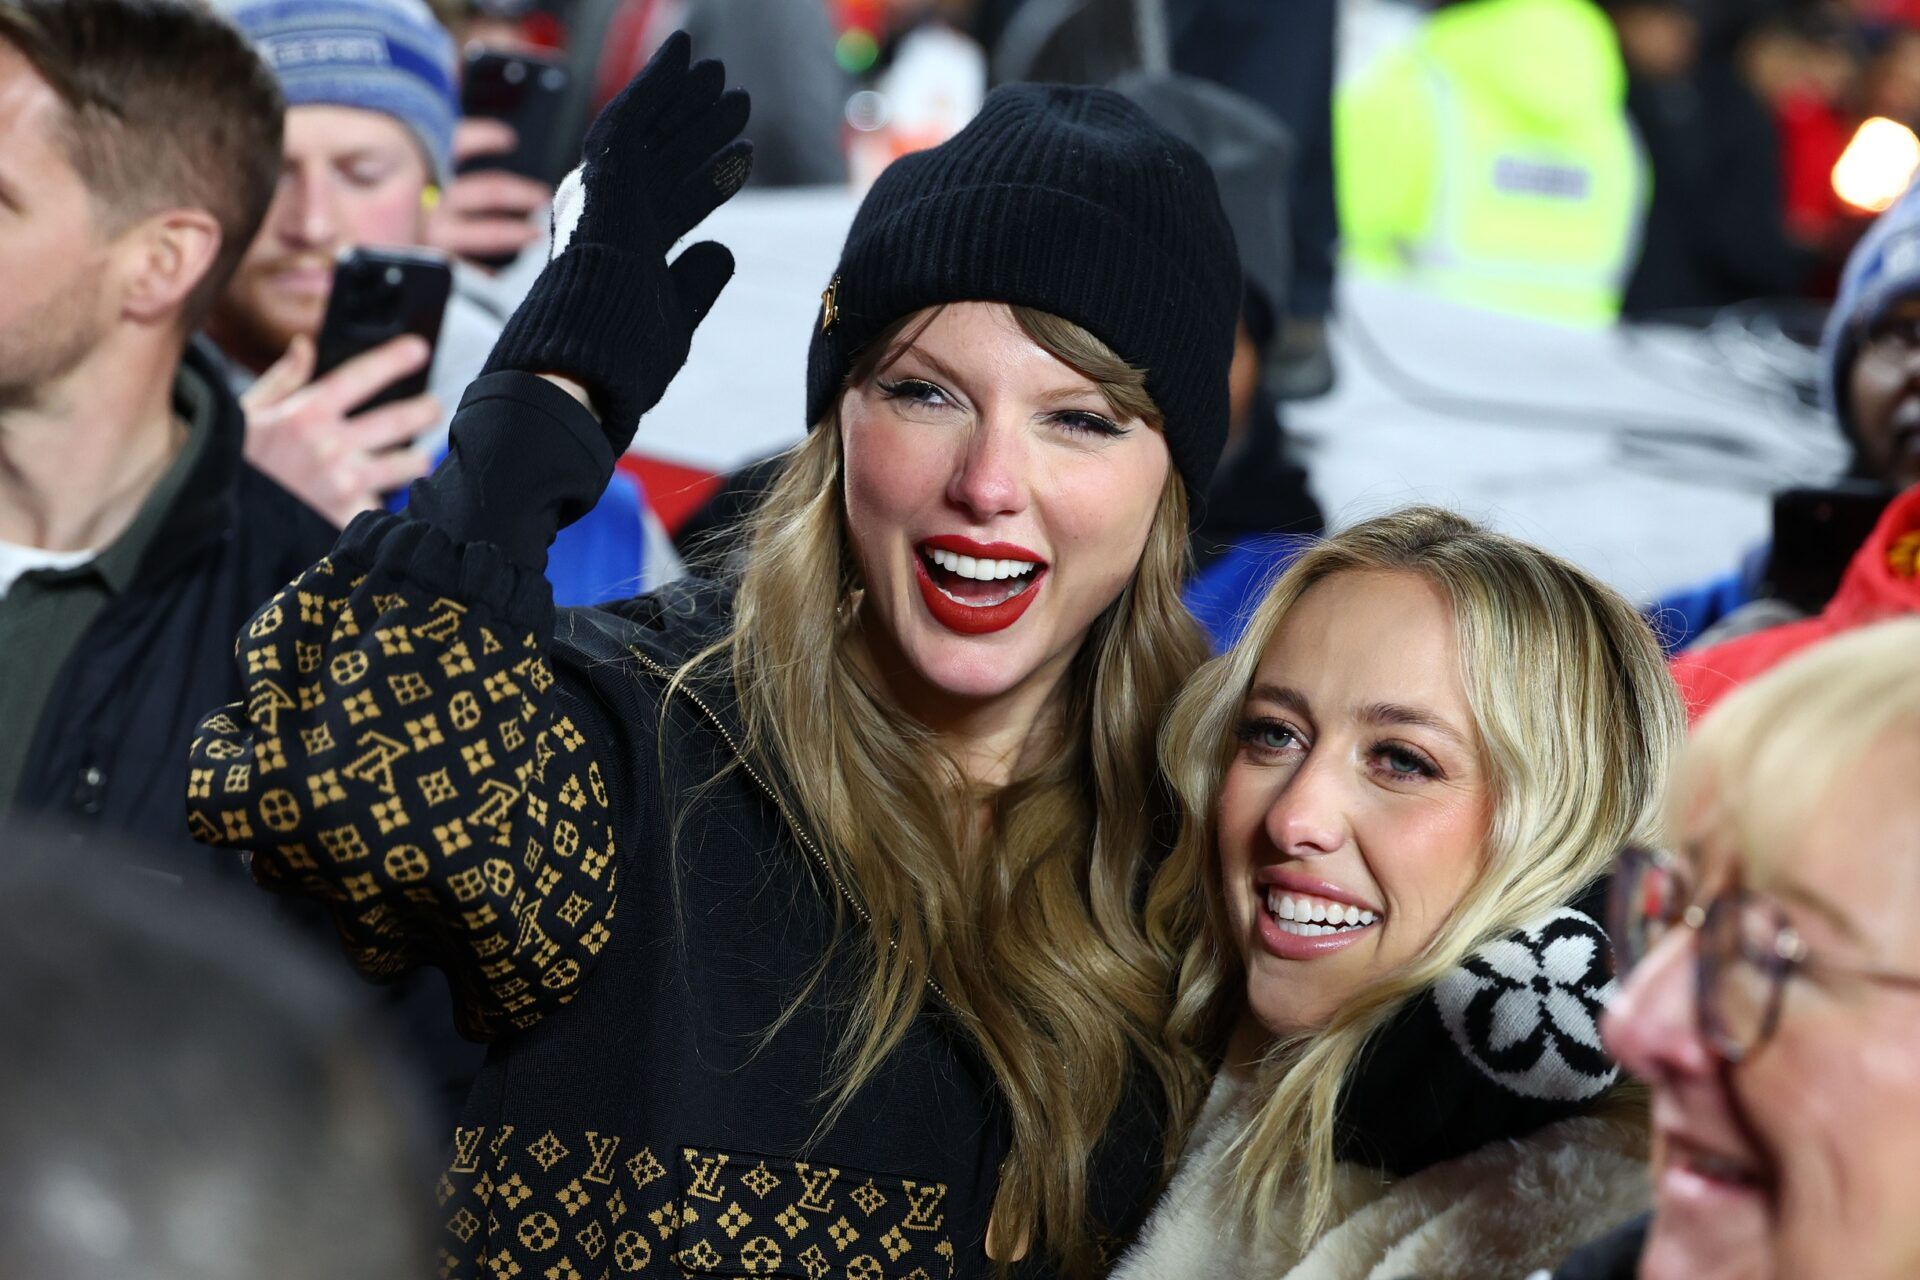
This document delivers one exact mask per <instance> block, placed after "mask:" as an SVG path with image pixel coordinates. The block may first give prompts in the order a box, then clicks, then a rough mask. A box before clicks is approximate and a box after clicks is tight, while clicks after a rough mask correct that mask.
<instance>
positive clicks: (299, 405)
mask: <svg viewBox="0 0 1920 1280" xmlns="http://www.w3.org/2000/svg"><path fill="white" fill-rule="evenodd" d="M227 11H228V14H229V16H230V17H231V18H232V19H233V21H234V23H235V25H237V26H238V27H239V28H240V29H241V30H242V31H243V32H245V33H246V35H247V36H248V37H249V38H250V39H251V40H252V41H253V43H254V47H255V48H256V49H257V50H258V51H259V53H260V55H261V58H262V60H263V61H265V62H266V64H267V65H268V66H269V67H270V68H272V70H273V72H274V75H275V77H276V78H277V79H278V80H279V82H280V89H281V92H282V94H284V95H285V97H286V99H287V107H288V110H287V124H286V141H285V146H284V150H283V164H282V169H281V178H280V188H279V191H278V192H277V193H276V195H275V197H274V202H273V206H272V208H271V209H269V210H268V212H267V218H266V221H265V223H264V224H263V225H262V226H261V229H260V233H259V235H258V236H257V237H256V238H255V240H254V242H253V244H252V246H251V247H250V248H249V249H248V251H247V254H246V257H245V258H244V259H243V260H242V261H241V263H240V267H239V270H237V271H236V272H235V273H234V277H233V280H232V282H231V283H230V284H229V285H228V286H227V289H226V290H225V292H224V293H223V294H222V295H221V297H220V300H219V302H218V303H217V304H216V305H215V307H214V310H213V313H212V314H211V315H210V316H209V317H208V320H207V333H208V334H209V336H211V337H212V338H213V340H214V341H215V342H216V343H217V344H218V345H219V347H220V349H221V351H222V352H223V353H224V354H225V355H226V356H227V358H228V360H229V361H231V362H232V365H233V368H234V381H235V383H236V387H235V389H236V390H240V391H243V392H244V395H243V400H244V402H245V404H246V407H247V411H248V421H249V428H250V429H249V438H248V456H249V457H250V458H251V459H252V460H253V461H254V463H255V464H256V465H257V466H259V467H260V468H261V469H262V470H264V471H266V472H267V473H268V474H270V475H272V476H274V477H275V478H276V479H278V480H279V481H280V482H281V483H282V484H284V485H286V486H288V487H289V488H291V489H293V490H294V492H296V493H298V494H299V495H300V496H301V497H302V498H304V499H305V500H306V501H307V502H308V503H309V504H310V505H311V506H313V507H314V509H315V510H317V511H319V512H320V513H321V514H323V515H325V516H327V517H328V518H330V519H332V520H333V521H334V522H335V523H337V524H344V523H346V521H347V520H348V519H350V518H351V517H352V516H353V515H354V514H355V513H356V512H358V511H362V510H366V509H368V508H369V507H374V506H378V505H379V504H380V502H381V495H382V494H384V493H387V492H390V491H392V490H395V489H399V488H403V487H404V486H405V485H406V484H407V483H408V482H409V481H411V480H413V479H415V478H416V477H418V476H420V475H422V474H424V473H425V471H426V469H427V466H428V463H429V460H430V449H431V446H432V445H433V443H434V430H435V427H436V425H437V424H439V423H441V422H442V421H443V419H444V417H445V414H446V411H447V410H448V409H450V408H451V407H452V404H453V403H454V402H455V401H457V400H458V397H459V392H460V391H461V389H463V388H464V386H465V384H466V382H467V381H469V380H470V379H471V378H472V376H473V374H474V373H476V372H477V371H478V369H479V365H480V363H481V362H482V361H483V360H484V359H485V357H486V352H487V351H488V350H489V349H491V347H492V345H493V339H494V337H495V336H497V334H498V325H497V323H494V322H493V321H492V318H491V317H490V316H488V315H486V313H484V312H482V311H480V310H479V309H478V308H477V307H474V306H473V305H472V304H471V303H469V302H466V301H464V300H462V301H457V302H454V303H452V304H450V305H449V308H448V314H447V316H446V320H445V322H444V325H443V330H442V342H441V351H440V353H439V356H438V359H437V360H436V361H435V369H434V374H435V376H434V377H433V379H432V382H431V384H430V385H431V387H432V390H433V391H434V392H436V393H438V394H436V395H427V396H419V397H415V398H414V399H411V400H406V401H402V402H400V403H397V404H394V405H390V406H388V407H386V408H383V409H378V410H375V411H373V412H370V413H367V414H364V415H361V416H359V417H352V418H350V417H349V415H350V414H351V412H352V411H353V410H354V409H355V408H357V407H358V405H359V404H360V403H363V402H364V401H365V400H366V399H368V398H369V397H371V396H372V395H373V394H374V393H375V392H377V391H379V390H380V389H382V388H384V387H385V386H387V385H389V384H391V383H393V382H395V381H397V380H398V379H400V378H402V377H405V376H407V375H408V374H411V373H413V372H415V371H417V370H418V369H419V368H420V367H421V366H422V365H424V364H426V363H427V361H428V359H429V358H430V356H431V354H432V353H430V352H428V351H427V349H426V345H425V344H424V343H422V342H420V341H418V340H417V339H399V340H396V341H394V342H391V343H388V344H387V345H386V346H384V347H381V348H379V349H377V350H375V351H373V352H370V353H368V354H367V355H366V356H364V357H362V358H361V359H359V360H357V361H354V362H352V363H350V364H348V365H346V366H343V367H342V368H341V369H340V370H338V371H337V372H335V373H334V374H331V375H329V376H328V377H326V378H322V379H320V380H319V381H317V382H312V383H309V379H311V377H312V374H313V344H312V339H313V338H314V336H315V335H316V334H317V333H318V332H319V330H320V324H321V321H322V319H323V318H324V317H325V315H326V308H327V297H328V294H329V293H330V292H331V290H332V287H333V267H334V259H335V257H336V255H338V254H339V253H340V252H341V251H343V250H345V249H349V248H354V247H358V246H373V247H381V248H402V247H411V246H416V245H421V244H424V243H425V242H426V239H427V219H428V214H429V213H430V212H431V209H432V206H433V202H434V201H435V199H436V198H437V194H438V191H439V189H440V187H441V185H442V184H444V183H445V181H446V180H447V176H448V172H449V169H450V166H451V163H452V150H453V131H454V125H455V122H456V120H457V117H458V114H459V99H458V90H457V88H456V83H455V62H454V46H453V38H452V37H451V36H450V35H448V33H447V32H446V31H445V30H444V29H443V28H442V27H441V26H440V25H439V23H438V22H437V21H436V20H435V19H434V16H433V14H432V12H431V11H430V10H428V8H427V7H426V5H425V4H423V3H421V0H234V2H233V3H230V4H229V5H228V6H227ZM263 375H264V376H263ZM256 379H258V381H257V382H256V381H255V380H256ZM416 446H418V447H416Z"/></svg>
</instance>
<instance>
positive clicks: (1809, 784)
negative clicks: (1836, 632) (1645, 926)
mask: <svg viewBox="0 0 1920 1280" xmlns="http://www.w3.org/2000/svg"><path fill="white" fill-rule="evenodd" d="M1902 734H1904V735H1908V736H1917V737H1920V618H1902V619H1899V620H1897V621H1892V622H1881V623H1876V624H1874V625H1873V626H1870V627H1862V628H1861V629H1860V630H1858V631H1854V632H1850V633H1848V634H1847V635H1844V636H1839V637H1837V638H1835V639H1832V640H1828V641H1824V642H1822V643H1821V644H1818V645H1816V646H1814V647H1813V648H1811V649H1809V650H1807V651H1806V652H1805V653H1801V654H1796V655H1795V656H1794V657H1792V658H1790V659H1789V660H1787V661H1786V662H1783V663H1781V664H1780V665H1779V666H1777V667H1775V668H1774V669H1773V670H1771V671H1769V672H1767V673H1766V674H1765V675H1763V676H1761V677H1760V678H1759V679H1757V680H1755V681H1753V683H1751V684H1748V685H1745V686H1743V687H1742V688H1739V689H1736V690H1735V691H1734V692H1732V693H1730V694H1728V695H1727V697H1726V699H1725V700H1724V701H1723V702H1721V703H1720V704H1719V705H1717V706H1716V707H1714V709H1713V710H1712V711H1711V712H1709V713H1708V714H1707V716H1706V718H1705V719H1703V720H1702V721H1701V722H1700V724H1699V725H1698V727H1696V728H1695V729H1694V733H1693V737H1692V739H1691V740H1689V741H1688V743H1687V746H1686V749H1685V750H1684V751H1682V752H1681V753H1680V761H1679V764H1678V765H1677V766H1676V768H1675V770H1674V784H1673V801H1672V804H1671V806H1670V809H1669V812H1670V815H1671V820H1672V829H1673V830H1674V831H1676V832H1687V831H1699V830H1706V829H1712V830H1716V831H1720V832H1724V833H1726V834H1727V835H1728V836H1729V837H1730V847H1732V848H1733V849H1736V850H1737V851H1738V852H1739V854H1740V856H1741V858H1742V859H1743V860H1744V861H1745V863H1746V865H1747V867H1748V869H1749V870H1750V871H1751V872H1753V873H1755V877H1756V880H1757V883H1758V885H1759V886H1761V887H1764V885H1765V883H1766V881H1767V879H1768V878H1769V876H1770V874H1771V873H1772V871H1773V869H1774V868H1775V867H1776V866H1779V865H1780V864H1781V863H1783V862H1785V861H1786V860H1788V859H1790V858H1791V857H1792V856H1793V853H1794V850H1795V848H1796V846H1797V845H1798V844H1799V842H1800V840H1801V839H1803V836H1802V834H1801V833H1803V832H1805V831H1806V829H1807V824H1808V823H1809V822H1811V821H1813V820H1814V819H1815V817H1816V816H1817V814H1818V812H1819V809H1820V806H1821V805H1822V804H1823V803H1824V802H1825V801H1826V798H1827V796H1828V795H1829V794H1831V792H1832V791H1833V788H1834V786H1835V784H1836V783H1837V782H1838V781H1839V779H1840V777H1841V775H1842V774H1844V773H1846V772H1847V771H1848V770H1849V769H1852V768H1854V767H1855V766H1856V765H1858V763H1859V762H1860V760H1861V759H1863V758H1864V757H1865V756H1866V755H1867V754H1868V753H1869V752H1870V751H1873V750H1874V749H1875V748H1876V747H1878V746H1879V745H1880V744H1882V743H1883V742H1885V741H1886V740H1887V739H1888V738H1889V737H1894V736H1897V735H1902Z"/></svg>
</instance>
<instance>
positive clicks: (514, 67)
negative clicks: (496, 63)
mask: <svg viewBox="0 0 1920 1280" xmlns="http://www.w3.org/2000/svg"><path fill="white" fill-rule="evenodd" d="M501 74H502V75H503V76H504V77H505V78H506V81H507V83H508V84H519V83H520V82H521V81H522V80H525V79H526V78H527V69H526V67H525V66H524V65H523V64H521V63H518V62H509V63H508V64H507V69H506V70H505V71H504V72H502V73H501Z"/></svg>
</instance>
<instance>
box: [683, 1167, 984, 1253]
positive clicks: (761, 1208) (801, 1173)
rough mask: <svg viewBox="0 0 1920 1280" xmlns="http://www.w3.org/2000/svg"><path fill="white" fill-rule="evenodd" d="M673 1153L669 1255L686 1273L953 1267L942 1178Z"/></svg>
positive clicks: (944, 1185) (951, 1243) (945, 1194)
mask: <svg viewBox="0 0 1920 1280" xmlns="http://www.w3.org/2000/svg"><path fill="white" fill-rule="evenodd" d="M680 1160H681V1168H680V1188H681V1195H680V1208H679V1213H680V1222H679V1227H678V1230H677V1231H676V1232H675V1233H674V1261H675V1262H676V1263H677V1264H678V1265H679V1267H680V1269H681V1270H682V1271H683V1272H685V1273H686V1274H687V1275H691V1276H790V1277H794V1280H825V1277H827V1276H828V1275H829V1274H831V1275H832V1276H833V1277H835V1280H838V1277H841V1276H846V1277H848V1280H948V1278H949V1277H951V1276H952V1275H953V1269H954V1255H953V1241H952V1239H951V1238H949V1237H948V1235H947V1234H946V1229H945V1224H946V1210H945V1201H946V1198H947V1184H946V1183H944V1182H922V1181H919V1180H916V1179H913V1178H901V1177H894V1176H892V1175H889V1174H879V1173H865V1172H862V1171H861V1170H857V1169H849V1168H846V1167H844V1166H835V1165H828V1164H823V1163H808V1162H806V1161H797V1160H776V1159H774V1158H773V1157H771V1156H761V1155H754V1154H751V1153H748V1152H742V1151H720V1150H715V1149H712V1148H705V1147H685V1148H682V1149H681V1152H680Z"/></svg>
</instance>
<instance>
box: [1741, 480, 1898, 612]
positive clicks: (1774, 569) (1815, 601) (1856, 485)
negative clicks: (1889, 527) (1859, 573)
mask: <svg viewBox="0 0 1920 1280" xmlns="http://www.w3.org/2000/svg"><path fill="white" fill-rule="evenodd" d="M1891 501H1893V490H1892V489H1889V488H1886V487H1885V486H1883V485H1879V484H1875V483H1873V482H1871V481H1867V480H1847V481H1842V482H1841V483H1839V484H1837V485H1834V486H1833V487H1831V488H1822V489H1787V490H1784V491H1783V492H1780V493H1776V494H1775V495H1774V496H1773V550H1772V552H1771V553H1770V554H1769V557H1768V560H1767V584H1768V587H1769V588H1770V591H1769V594H1771V595H1773V596H1774V597H1776V598H1777V599H1780V600H1784V601H1786V602H1787V603H1788V604H1791V605H1793V606H1794V607H1795V608H1797V609H1799V610H1801V611H1802V612H1805V613H1818V612H1820V610H1822V609H1824V608H1825V607H1826V606H1827V602H1828V601H1829V600H1831V599H1833V593H1834V592H1835V591H1837V590H1838V589H1839V587H1840V578H1841V576H1842V575H1843V574H1845V573H1846V571H1847V564H1848V563H1849V562H1850V561H1851V560H1852V559H1853V554H1854V552H1856V551H1858V550H1859V549H1860V545H1861V544H1862V543H1864V542H1865V541H1866V540H1867V535H1868V534H1870V533H1872V532H1873V526H1874V525H1876V524H1878V523H1879V521H1880V514H1881V512H1883V511H1885V510H1886V509H1887V504H1888V503H1889V502H1891Z"/></svg>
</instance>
